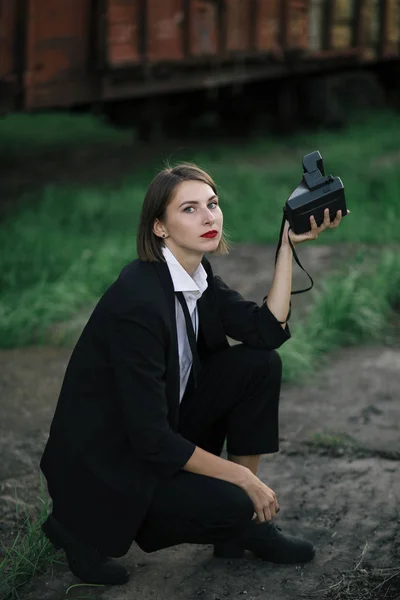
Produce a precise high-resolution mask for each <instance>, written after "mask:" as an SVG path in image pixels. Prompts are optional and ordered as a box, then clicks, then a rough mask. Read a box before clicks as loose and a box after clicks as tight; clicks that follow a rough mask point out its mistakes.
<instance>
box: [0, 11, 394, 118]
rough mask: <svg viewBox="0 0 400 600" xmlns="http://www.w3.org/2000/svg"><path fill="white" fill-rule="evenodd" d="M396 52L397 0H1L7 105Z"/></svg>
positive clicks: (63, 103)
mask: <svg viewBox="0 0 400 600" xmlns="http://www.w3.org/2000/svg"><path fill="white" fill-rule="evenodd" d="M399 60H400V0H68V1H65V0H0V105H1V106H2V107H3V109H7V110H16V109H17V110H35V109H46V108H54V107H71V106H77V105H88V104H92V103H103V104H104V103H107V102H111V101H116V100H122V99H128V98H150V97H155V96H160V95H164V96H165V95H171V94H177V93H182V92H185V91H188V90H199V89H203V90H204V89H218V88H222V87H226V86H229V85H236V84H245V83H246V82H249V81H261V80H268V79H273V78H275V79H276V78H282V77H288V76H289V77H290V75H291V73H293V72H296V73H299V72H300V73H301V72H304V73H307V72H323V71H326V70H328V69H333V68H336V69H338V68H342V67H343V68H345V67H348V66H349V65H355V66H357V67H360V65H361V66H363V65H371V64H377V63H379V62H382V61H385V62H387V61H393V62H394V61H399Z"/></svg>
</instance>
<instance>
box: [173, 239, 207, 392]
mask: <svg viewBox="0 0 400 600" xmlns="http://www.w3.org/2000/svg"><path fill="white" fill-rule="evenodd" d="M162 252H163V255H164V258H165V260H166V262H167V265H168V269H169V272H170V275H171V278H172V283H173V286H174V290H175V292H183V295H184V298H185V300H186V304H187V306H188V310H189V314H190V317H191V319H192V323H193V329H194V332H195V334H196V339H197V336H198V332H199V314H198V309H197V300H199V299H200V298H201V296H202V295H203V293H204V292H205V290H206V289H207V287H208V283H207V273H206V271H205V269H204V267H203V265H202V264H201V263H200V264H199V266H198V267H197V269H196V271H195V272H194V274H193V278H192V277H191V276H190V275H189V273H187V271H185V269H184V268H183V267H182V265H181V264H180V262H179V261H178V260H177V258H176V257H175V255H174V254H173V253H172V252H171V250H170V249H169V248H167V247H166V246H164V247H163V249H162ZM175 314H176V329H177V334H178V353H179V372H180V394H179V402H180V401H181V400H182V397H183V394H184V392H185V389H186V385H187V382H188V379H189V374H190V369H191V368H192V362H193V358H192V351H191V349H190V344H189V339H188V336H187V331H186V322H185V316H184V314H183V310H182V306H181V305H180V302H179V300H178V298H177V297H176V296H175Z"/></svg>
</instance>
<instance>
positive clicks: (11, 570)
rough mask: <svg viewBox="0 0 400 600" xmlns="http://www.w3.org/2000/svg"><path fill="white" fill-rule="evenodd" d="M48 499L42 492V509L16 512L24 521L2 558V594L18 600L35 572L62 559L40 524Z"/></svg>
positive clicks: (0, 564)
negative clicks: (22, 589)
mask: <svg viewBox="0 0 400 600" xmlns="http://www.w3.org/2000/svg"><path fill="white" fill-rule="evenodd" d="M49 512H50V509H49V502H48V501H47V500H45V494H44V490H43V487H42V493H41V498H40V504H39V513H38V514H37V515H36V516H33V515H32V514H30V513H29V512H27V511H26V510H25V511H24V512H23V514H22V515H17V517H18V519H19V520H20V519H21V517H23V523H22V524H21V526H20V527H19V530H18V533H17V535H16V537H15V539H14V542H13V544H12V546H11V547H7V548H4V551H5V553H4V557H3V559H2V560H1V562H0V598H2V600H15V599H18V598H19V590H20V588H21V587H22V586H23V585H25V584H26V583H27V582H28V581H30V580H31V579H32V577H33V576H34V575H37V574H38V573H40V572H44V571H45V570H46V569H47V568H48V567H49V565H50V564H55V563H57V562H59V555H58V553H57V552H56V551H55V550H54V548H53V547H52V545H51V544H50V542H49V541H48V540H47V538H46V537H45V536H44V534H43V532H42V530H41V525H42V523H43V522H44V521H45V520H46V518H47V515H48V513H49Z"/></svg>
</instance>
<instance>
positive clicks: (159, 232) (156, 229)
mask: <svg viewBox="0 0 400 600" xmlns="http://www.w3.org/2000/svg"><path fill="white" fill-rule="evenodd" d="M153 233H154V234H155V235H156V236H158V237H161V238H165V237H167V232H166V231H165V227H164V225H163V224H162V223H161V221H160V220H159V219H156V220H155V221H154V224H153Z"/></svg>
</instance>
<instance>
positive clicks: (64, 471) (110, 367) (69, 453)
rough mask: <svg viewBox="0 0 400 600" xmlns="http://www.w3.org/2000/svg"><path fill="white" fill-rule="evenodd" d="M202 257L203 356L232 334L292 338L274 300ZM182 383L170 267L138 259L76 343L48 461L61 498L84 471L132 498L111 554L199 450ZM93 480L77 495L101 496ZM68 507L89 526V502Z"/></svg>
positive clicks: (261, 343) (270, 340) (264, 340)
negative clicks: (189, 430)
mask: <svg viewBox="0 0 400 600" xmlns="http://www.w3.org/2000/svg"><path fill="white" fill-rule="evenodd" d="M202 264H203V266H204V268H205V269H206V271H207V274H208V288H207V290H206V291H205V292H204V294H203V295H202V297H201V299H200V300H199V302H198V309H199V340H198V345H199V354H200V357H201V356H204V355H206V354H208V353H211V352H215V351H218V350H220V349H222V348H225V347H227V346H228V341H227V337H226V336H229V337H231V338H233V339H235V340H238V341H240V342H243V343H244V344H247V345H249V346H252V347H258V348H267V349H276V348H278V347H279V346H281V345H282V344H283V343H284V342H285V341H286V340H287V339H289V338H290V332H289V328H288V327H286V329H285V330H284V329H283V328H282V327H281V325H280V324H279V323H278V321H277V320H276V318H275V317H274V316H273V314H272V313H271V312H270V310H269V309H268V307H267V306H266V305H265V304H263V305H262V306H261V307H259V306H258V305H257V304H255V303H254V302H249V301H246V300H244V299H243V298H242V297H241V295H240V294H239V293H237V292H235V291H233V290H231V289H230V288H229V287H228V286H227V285H226V284H225V283H224V282H223V281H222V280H221V279H220V278H219V277H217V276H214V275H213V272H212V269H211V265H210V263H209V262H208V260H207V259H206V258H203V261H202ZM179 383H180V377H179V360H178V342H177V331H176V318H175V297H174V289H173V283H172V279H171V277H170V274H169V269H168V266H167V264H166V263H163V262H152V263H148V262H142V261H139V260H134V261H133V262H131V263H129V264H128V265H127V266H126V267H125V268H124V269H123V270H122V272H121V274H120V276H119V277H118V279H117V280H116V281H115V282H114V283H113V284H112V285H111V287H110V288H109V289H108V290H107V291H106V292H105V294H104V295H103V297H102V298H101V299H100V301H99V302H98V304H97V306H96V308H95V309H94V311H93V313H92V315H91V317H90V319H89V321H88V323H87V325H86V326H85V328H84V330H83V332H82V334H81V336H80V339H79V340H78V342H77V344H76V347H75V349H74V351H73V353H72V356H71V359H70V361H69V364H68V367H67V370H66V373H65V377H64V381H63V384H62V388H61V392H60V396H59V399H58V403H57V407H56V411H55V414H54V418H53V421H52V424H51V428H50V436H49V439H48V442H47V445H46V448H45V451H44V454H43V457H42V460H41V468H42V470H43V472H44V474H45V476H46V478H47V481H48V485H49V491H50V494H51V495H52V496H53V500H54V502H55V503H56V502H57V494H58V492H57V490H59V496H60V501H61V499H64V500H65V497H66V496H65V494H66V489H67V490H68V493H71V494H72V493H73V490H74V489H75V488H77V487H78V479H77V477H78V475H77V473H78V472H79V470H80V469H81V470H82V469H83V468H84V469H85V470H86V471H87V472H89V473H90V474H91V475H93V477H95V479H96V481H98V482H99V485H100V484H101V485H103V486H104V489H105V488H107V489H112V490H114V491H115V493H116V494H119V496H118V497H121V498H122V497H125V498H126V497H129V499H130V500H129V506H131V507H132V508H131V511H132V514H130V515H129V526H128V527H122V526H120V527H119V532H118V531H115V539H114V540H113V542H112V543H110V544H109V546H107V548H104V549H105V551H107V550H108V551H109V553H110V554H111V549H112V550H113V553H114V555H119V554H121V553H124V551H126V549H127V548H129V545H130V543H131V542H132V539H134V535H135V533H136V531H137V530H138V528H139V526H140V523H141V522H142V520H143V518H144V516H145V514H146V512H147V510H148V507H149V504H150V502H151V499H152V495H153V493H154V490H155V487H156V485H157V482H158V481H159V478H160V477H170V476H172V475H173V474H174V473H176V472H177V471H179V469H181V468H182V467H183V466H184V465H185V463H186V462H187V461H188V460H189V458H190V456H191V455H192V453H193V452H194V449H195V445H194V444H193V443H192V442H190V441H189V440H186V439H184V438H183V437H182V436H181V435H180V434H179V433H177V424H178V411H179ZM75 477H76V481H75V479H74V478H75ZM68 478H69V479H68ZM67 480H68V483H67ZM82 481H83V482H84V484H85V482H86V489H84V488H85V485H84V484H82ZM87 481H88V479H87V478H85V477H82V476H81V478H80V479H79V490H77V492H76V493H79V494H80V495H81V497H82V496H85V494H86V495H87V496H88V497H89V496H90V494H91V491H92V488H93V484H92V485H91V484H90V483H87ZM93 493H94V492H93ZM61 496H62V498H61ZM95 496H96V501H97V502H99V501H101V497H104V498H106V495H104V494H103V493H101V494H100V493H99V492H96V494H95ZM71 498H72V497H71ZM99 498H100V499H99ZM93 501H95V500H93ZM117 504H118V502H117ZM63 506H64V508H63V510H64V512H68V511H69V506H71V510H74V515H72V514H71V515H67V514H66V515H65V519H64V520H65V522H73V519H77V521H79V522H80V527H83V528H84V529H85V528H87V527H89V525H88V523H89V521H90V518H91V515H90V514H86V515H85V514H82V515H81V516H80V517H79V515H78V514H77V513H78V512H79V506H88V504H87V503H86V504H85V503H84V502H82V503H79V502H77V503H74V502H73V500H72V499H71V500H70V501H69V502H68V503H66V502H64V504H63ZM72 506H74V508H73V509H72ZM108 508H110V507H108ZM108 508H107V501H106V500H104V510H103V512H101V511H100V513H99V514H101V515H104V516H103V517H102V518H104V519H108V518H109V516H108V514H107V511H108ZM114 509H116V510H119V509H118V506H116V507H114V508H113V510H114ZM121 510H122V509H121ZM108 512H109V511H108ZM97 518H98V517H97ZM120 521H121V519H120ZM114 529H115V527H113V530H114ZM117 529H118V527H117ZM95 530H96V526H95V524H93V528H92V531H95ZM121 536H122V537H121ZM87 537H89V535H87ZM122 538H123V541H122ZM117 547H118V550H116V548H117Z"/></svg>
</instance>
